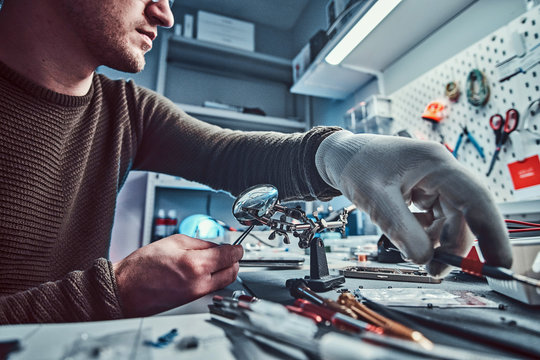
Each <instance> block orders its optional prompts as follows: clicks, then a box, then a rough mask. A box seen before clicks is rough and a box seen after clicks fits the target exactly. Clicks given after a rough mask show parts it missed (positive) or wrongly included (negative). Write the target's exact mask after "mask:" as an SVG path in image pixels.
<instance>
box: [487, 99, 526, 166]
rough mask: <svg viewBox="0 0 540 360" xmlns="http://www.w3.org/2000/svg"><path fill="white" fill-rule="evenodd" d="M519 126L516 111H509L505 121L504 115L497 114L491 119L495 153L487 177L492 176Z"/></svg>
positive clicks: (490, 124)
mask: <svg viewBox="0 0 540 360" xmlns="http://www.w3.org/2000/svg"><path fill="white" fill-rule="evenodd" d="M518 124H519V112H518V111H517V110H516V109H509V110H508V111H507V112H506V117H505V118H504V119H503V117H502V115H500V114H495V115H493V116H491V117H490V118H489V126H491V128H492V129H493V132H494V133H495V146H496V147H495V152H494V153H493V158H492V159H491V163H490V164H489V169H488V172H487V174H486V176H489V175H490V174H491V171H492V170H493V166H494V165H495V161H497V158H498V156H499V152H500V151H501V148H502V146H503V145H504V144H505V143H506V141H507V140H508V137H509V136H510V133H512V132H513V131H514V130H516V128H517V126H518Z"/></svg>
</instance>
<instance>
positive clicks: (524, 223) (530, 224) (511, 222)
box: [504, 219, 540, 227]
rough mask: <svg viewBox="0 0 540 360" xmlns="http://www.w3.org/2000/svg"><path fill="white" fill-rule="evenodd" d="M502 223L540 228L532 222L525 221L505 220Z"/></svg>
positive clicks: (539, 225)
mask: <svg viewBox="0 0 540 360" xmlns="http://www.w3.org/2000/svg"><path fill="white" fill-rule="evenodd" d="M504 222H505V223H507V224H519V225H527V226H533V227H540V224H537V223H533V222H527V221H519V220H510V219H505V220H504Z"/></svg>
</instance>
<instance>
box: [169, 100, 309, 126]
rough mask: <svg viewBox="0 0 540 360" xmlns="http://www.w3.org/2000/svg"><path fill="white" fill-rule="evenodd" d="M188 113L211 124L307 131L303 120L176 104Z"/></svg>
mask: <svg viewBox="0 0 540 360" xmlns="http://www.w3.org/2000/svg"><path fill="white" fill-rule="evenodd" d="M176 105H177V106H178V107H179V108H180V109H182V110H184V111H185V112H186V113H188V114H190V115H192V116H194V117H196V118H198V119H201V120H204V121H207V122H209V123H211V124H216V125H219V126H224V127H229V128H235V129H236V128H242V129H249V130H273V131H284V132H294V131H305V130H306V124H305V123H303V122H299V121H295V120H289V119H283V118H278V117H272V116H260V115H252V114H243V113H238V112H235V111H230V110H221V109H213V108H206V107H202V106H196V105H189V104H179V103H177V104H176Z"/></svg>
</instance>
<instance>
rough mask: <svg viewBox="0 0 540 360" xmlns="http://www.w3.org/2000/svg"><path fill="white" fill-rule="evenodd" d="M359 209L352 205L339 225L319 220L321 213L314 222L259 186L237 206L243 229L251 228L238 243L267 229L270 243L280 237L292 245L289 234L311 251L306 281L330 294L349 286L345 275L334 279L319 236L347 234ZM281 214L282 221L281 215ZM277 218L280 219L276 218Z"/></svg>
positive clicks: (339, 218)
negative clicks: (329, 231)
mask: <svg viewBox="0 0 540 360" xmlns="http://www.w3.org/2000/svg"><path fill="white" fill-rule="evenodd" d="M355 209H356V206H354V205H351V206H349V207H347V208H345V209H343V210H342V211H341V213H340V214H339V215H338V216H337V220H335V221H327V220H325V219H322V218H319V217H318V214H317V213H314V214H313V217H312V218H310V217H308V216H307V215H306V213H305V212H304V211H303V210H302V208H300V207H295V208H288V207H286V206H283V205H281V204H280V203H279V201H278V191H277V189H276V188H275V187H274V186H273V185H268V184H264V185H256V186H253V187H250V188H249V189H247V190H245V191H244V192H242V193H241V194H240V195H239V196H238V198H237V199H236V201H235V202H234V204H233V209H232V211H233V214H234V216H235V217H236V219H237V220H238V222H240V224H242V225H247V226H249V228H248V229H247V230H246V231H245V232H244V234H242V236H241V237H240V238H239V239H238V240H237V241H235V242H234V245H238V244H240V243H241V242H242V241H243V240H244V239H245V238H246V236H247V234H248V233H249V231H251V230H252V229H253V227H254V226H257V225H267V226H269V227H270V229H271V230H272V233H271V234H270V236H269V237H268V239H269V240H273V239H275V237H276V235H279V236H282V237H283V242H284V243H286V244H289V243H290V240H289V235H288V234H289V233H292V235H293V236H294V237H297V238H298V246H299V247H300V248H302V249H307V248H310V264H309V266H310V268H309V276H308V277H306V281H307V282H308V284H309V286H310V287H311V288H312V289H313V290H315V291H327V290H330V289H332V288H334V287H336V286H338V285H340V284H343V283H344V282H345V277H344V276H343V275H330V273H329V270H328V263H327V261H326V253H325V249H324V243H323V241H322V240H321V239H320V238H317V237H316V236H315V235H316V234H318V233H320V232H323V231H324V230H327V229H337V230H339V231H340V232H341V233H342V234H344V233H345V226H346V225H347V217H348V216H349V213H350V212H352V211H354V210H355ZM279 213H281V215H280V216H279V217H277V214H279ZM274 216H276V217H274Z"/></svg>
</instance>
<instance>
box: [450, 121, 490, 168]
mask: <svg viewBox="0 0 540 360" xmlns="http://www.w3.org/2000/svg"><path fill="white" fill-rule="evenodd" d="M461 128H462V129H463V130H462V131H461V134H459V137H458V139H457V142H456V146H454V151H453V152H452V154H453V155H454V157H455V158H457V156H458V150H459V147H460V146H461V142H462V141H463V136H465V135H466V136H467V140H469V141H470V142H471V144H473V145H474V147H475V148H476V151H478V154H480V157H481V158H482V159H483V160H484V161H485V160H486V156H485V155H484V149H483V148H482V147H481V146H480V145H479V144H478V142H477V141H476V139H475V138H474V136H472V134H471V133H470V132H469V130H467V127H466V126H461Z"/></svg>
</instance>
